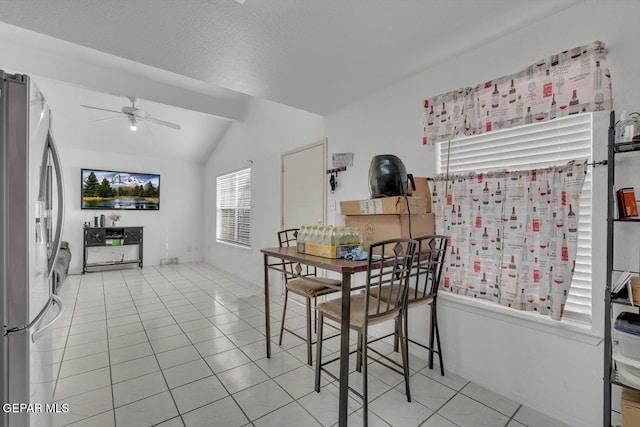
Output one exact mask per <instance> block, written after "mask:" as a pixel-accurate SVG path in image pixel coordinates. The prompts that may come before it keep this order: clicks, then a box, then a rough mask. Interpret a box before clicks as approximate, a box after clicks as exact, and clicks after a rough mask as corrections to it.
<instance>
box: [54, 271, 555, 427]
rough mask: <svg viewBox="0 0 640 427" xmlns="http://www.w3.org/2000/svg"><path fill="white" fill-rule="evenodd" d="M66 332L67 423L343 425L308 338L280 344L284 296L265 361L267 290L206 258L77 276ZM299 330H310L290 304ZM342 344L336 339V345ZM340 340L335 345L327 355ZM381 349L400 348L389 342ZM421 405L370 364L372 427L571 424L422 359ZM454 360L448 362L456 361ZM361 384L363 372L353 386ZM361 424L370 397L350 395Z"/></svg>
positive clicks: (63, 384) (353, 420)
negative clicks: (318, 383) (312, 361)
mask: <svg viewBox="0 0 640 427" xmlns="http://www.w3.org/2000/svg"><path fill="white" fill-rule="evenodd" d="M60 295H61V297H62V298H63V300H64V301H65V305H66V307H67V309H66V312H65V314H64V315H63V318H62V319H61V320H60V321H59V324H58V327H57V328H56V329H55V331H54V342H55V348H56V350H55V353H54V358H55V365H54V368H55V369H54V371H55V372H57V377H56V378H57V384H56V390H55V399H56V401H57V402H58V403H67V404H68V405H69V408H70V411H69V412H68V413H66V414H56V415H55V418H54V425H55V426H66V425H70V426H77V427H79V426H90V427H102V426H104V427H108V426H109V427H110V426H117V427H126V426H152V425H157V426H163V427H177V426H186V427H191V426H224V427H227V426H251V425H253V426H261V427H262V426H334V425H337V420H338V415H337V407H338V387H337V384H336V382H334V381H331V380H330V379H328V377H327V378H324V379H323V382H322V390H321V392H320V393H316V392H315V391H314V390H313V381H314V372H313V369H312V368H311V367H309V366H307V365H306V363H305V360H306V350H305V347H304V345H303V343H302V341H300V340H299V339H297V338H295V337H292V336H291V335H285V339H284V342H283V345H282V347H280V346H278V345H277V334H278V332H279V326H280V321H279V319H280V314H281V309H282V299H281V298H278V297H274V298H273V299H272V325H271V326H272V335H273V337H272V342H273V345H272V352H273V355H272V357H271V358H270V359H267V358H266V357H265V342H264V321H265V319H264V298H263V290H262V289H261V288H259V287H257V286H255V285H252V284H249V283H246V282H243V281H242V280H240V279H237V278H235V277H232V276H229V275H228V274H226V273H224V272H222V271H219V270H216V269H215V268H213V267H212V266H210V265H208V264H206V263H204V262H198V263H186V264H176V265H167V266H155V267H154V266H151V267H145V268H144V269H143V270H140V269H129V270H114V271H106V272H93V273H87V274H85V275H72V276H69V277H68V278H67V280H66V282H65V283H64V285H63V286H62V289H61V293H60ZM290 310H291V312H292V313H294V314H292V315H289V317H288V319H287V323H288V324H289V325H292V324H293V325H295V324H297V325H299V326H300V327H303V326H304V315H303V310H302V307H297V306H296V305H295V304H292V305H290ZM332 341H335V343H334V342H332ZM337 346H338V343H337V340H336V339H334V340H330V341H327V343H326V344H325V349H326V354H327V355H329V354H330V353H331V352H332V351H334V352H335V351H336V350H337V348H338V347H337ZM378 349H379V350H383V351H386V352H388V353H389V354H391V353H392V347H391V346H390V345H388V344H386V343H384V342H380V343H379V346H378ZM410 365H411V388H412V397H413V401H412V402H411V403H408V402H407V401H406V397H405V394H404V385H403V383H402V377H401V376H400V375H396V374H394V373H391V371H389V370H388V369H386V368H384V367H380V365H377V364H374V365H372V367H371V369H370V370H369V373H370V380H369V390H370V397H369V400H370V404H369V410H370V412H369V425H371V426H389V425H391V426H403V427H406V426H426V427H453V426H462V427H466V426H469V427H476V426H486V427H490V426H509V427H523V426H528V427H561V426H564V424H562V423H560V422H558V421H556V420H553V419H550V418H548V417H547V416H545V415H543V414H541V413H539V412H536V411H534V410H532V409H530V408H527V407H525V406H523V405H520V404H519V403H517V402H514V401H512V400H510V399H508V398H506V397H504V396H500V395H497V394H495V393H493V392H491V391H489V390H487V389H484V388H482V387H480V386H479V385H477V384H473V383H471V382H469V381H467V380H465V379H463V378H460V377H458V376H456V375H454V374H452V373H447V374H446V375H445V376H444V377H442V376H440V374H439V372H438V370H433V371H432V370H430V369H428V368H427V367H426V362H425V360H423V359H421V358H419V357H417V356H412V358H411V362H410ZM445 366H446V365H445ZM360 382H361V378H360V374H359V373H356V372H355V371H354V372H353V373H352V374H351V376H350V383H351V384H352V385H354V386H355V387H356V388H357V387H358V385H359V384H360ZM349 411H350V415H349V424H350V425H354V426H359V425H362V404H361V401H360V400H359V399H358V398H357V397H355V395H354V396H353V397H352V398H351V397H350V400H349Z"/></svg>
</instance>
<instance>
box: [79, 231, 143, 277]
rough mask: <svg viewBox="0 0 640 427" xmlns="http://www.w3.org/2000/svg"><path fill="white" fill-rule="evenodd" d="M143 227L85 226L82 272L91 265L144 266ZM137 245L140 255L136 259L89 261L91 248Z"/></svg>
mask: <svg viewBox="0 0 640 427" xmlns="http://www.w3.org/2000/svg"><path fill="white" fill-rule="evenodd" d="M142 229H143V227H84V228H83V232H84V233H83V235H84V237H83V244H82V246H83V256H82V274H84V273H86V272H87V271H88V269H89V268H91V267H107V266H117V265H124V264H138V267H140V268H142V259H143V258H142V254H143V250H142V240H143V239H142V236H143V234H142ZM127 245H137V246H138V257H137V258H135V259H124V254H123V258H122V259H121V260H119V261H98V262H87V256H88V250H89V248H98V247H108V248H117V247H119V246H127Z"/></svg>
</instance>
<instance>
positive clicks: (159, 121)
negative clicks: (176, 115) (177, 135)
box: [144, 116, 182, 130]
mask: <svg viewBox="0 0 640 427" xmlns="http://www.w3.org/2000/svg"><path fill="white" fill-rule="evenodd" d="M144 120H148V121H150V122H152V123H157V124H159V125H162V126H167V127H170V128H173V129H177V130H180V129H182V128H181V127H180V125H177V124H175V123H170V122H165V121H164V120H160V119H155V118H153V117H148V116H147V117H145V118H144Z"/></svg>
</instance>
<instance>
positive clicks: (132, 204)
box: [81, 169, 160, 210]
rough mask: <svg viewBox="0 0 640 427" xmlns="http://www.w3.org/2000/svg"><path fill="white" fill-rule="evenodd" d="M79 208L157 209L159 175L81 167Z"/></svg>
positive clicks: (158, 201)
mask: <svg viewBox="0 0 640 427" xmlns="http://www.w3.org/2000/svg"><path fill="white" fill-rule="evenodd" d="M81 194H82V209H112V210H116V209H127V210H159V209H160V175H155V174H148V173H134V172H117V171H104V170H98V169H82V189H81Z"/></svg>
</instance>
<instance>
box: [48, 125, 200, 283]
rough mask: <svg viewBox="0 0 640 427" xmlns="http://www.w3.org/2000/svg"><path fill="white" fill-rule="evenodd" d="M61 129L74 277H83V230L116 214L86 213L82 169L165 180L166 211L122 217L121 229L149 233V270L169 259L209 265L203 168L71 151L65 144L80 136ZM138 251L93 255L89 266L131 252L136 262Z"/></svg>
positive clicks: (146, 260)
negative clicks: (149, 175)
mask: <svg viewBox="0 0 640 427" xmlns="http://www.w3.org/2000/svg"><path fill="white" fill-rule="evenodd" d="M59 129H60V130H61V132H58V133H57V135H56V142H57V143H58V145H59V146H60V158H61V161H62V164H63V174H64V180H65V197H66V203H65V224H64V232H63V235H62V237H63V239H64V240H67V241H68V242H69V245H70V247H71V253H72V260H71V266H70V269H69V271H70V273H79V272H81V271H82V238H83V237H82V224H83V223H84V222H86V221H90V222H91V223H93V217H94V216H100V214H105V215H106V216H107V217H108V215H109V213H111V211H103V210H97V211H96V210H83V209H80V189H81V183H80V181H81V179H80V169H81V168H93V169H105V170H118V171H124V172H142V173H156V174H160V210H159V211H117V212H120V213H121V214H122V216H121V219H120V221H119V222H118V225H119V226H143V227H144V264H145V265H157V264H159V263H160V260H161V259H162V258H169V257H177V258H179V260H180V262H187V261H196V260H202V259H203V244H204V235H203V233H202V229H203V224H204V200H203V197H202V196H203V194H204V190H203V188H204V183H203V180H202V177H203V176H204V166H203V165H200V164H196V163H191V162H187V161H180V160H174V159H170V158H157V157H151V156H148V157H139V156H138V157H136V156H129V155H127V154H126V153H122V154H116V153H107V152H96V151H86V150H77V149H68V148H65V141H69V138H76V137H79V136H74V135H72V134H67V133H66V132H65V133H63V132H62V129H63V127H60V128H59ZM107 224H109V220H108V218H107ZM134 248H135V247H134V246H131V247H126V246H125V247H115V248H101V249H95V250H94V249H92V250H91V252H90V255H89V256H90V259H89V262H92V261H97V260H114V259H117V255H115V254H113V253H112V252H118V253H122V252H123V251H127V252H126V253H127V256H132V257H133V256H134V255H135V249H134ZM111 249H112V250H111ZM131 250H133V252H132V253H131V252H130V251H131Z"/></svg>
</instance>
